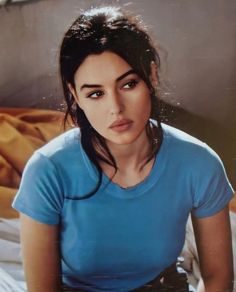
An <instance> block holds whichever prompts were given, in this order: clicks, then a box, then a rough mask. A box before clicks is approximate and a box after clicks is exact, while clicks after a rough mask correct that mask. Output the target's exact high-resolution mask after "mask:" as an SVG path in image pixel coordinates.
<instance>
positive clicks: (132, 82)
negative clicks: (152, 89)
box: [123, 79, 138, 89]
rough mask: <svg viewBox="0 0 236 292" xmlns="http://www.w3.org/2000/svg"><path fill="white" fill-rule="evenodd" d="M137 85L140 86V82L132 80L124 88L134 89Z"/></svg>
mask: <svg viewBox="0 0 236 292" xmlns="http://www.w3.org/2000/svg"><path fill="white" fill-rule="evenodd" d="M137 84H138V80H135V79H134V80H130V81H129V82H127V83H125V85H124V86H123V88H125V89H130V88H134V87H135V86H136V85H137Z"/></svg>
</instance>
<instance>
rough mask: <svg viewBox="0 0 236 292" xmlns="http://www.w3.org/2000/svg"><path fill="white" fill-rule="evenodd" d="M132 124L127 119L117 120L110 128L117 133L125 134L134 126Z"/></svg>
mask: <svg viewBox="0 0 236 292" xmlns="http://www.w3.org/2000/svg"><path fill="white" fill-rule="evenodd" d="M132 123H133V122H132V121H131V120H127V119H123V120H117V121H115V122H114V123H112V124H111V126H110V127H109V128H110V129H112V130H113V131H116V132H123V131H127V130H128V129H129V128H130V127H131V126H132Z"/></svg>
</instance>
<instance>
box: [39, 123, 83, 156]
mask: <svg viewBox="0 0 236 292" xmlns="http://www.w3.org/2000/svg"><path fill="white" fill-rule="evenodd" d="M78 147H80V129H79V128H72V129H70V130H67V131H66V132H64V133H62V134H61V135H59V136H57V137H55V138H53V139H52V140H51V141H49V142H48V143H47V144H45V145H44V146H42V147H41V148H39V149H37V150H36V153H40V154H42V155H43V156H45V157H48V158H53V157H55V156H57V155H58V154H59V155H60V156H61V155H63V154H66V153H67V152H72V151H73V149H78Z"/></svg>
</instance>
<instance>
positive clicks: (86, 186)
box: [13, 7, 233, 292]
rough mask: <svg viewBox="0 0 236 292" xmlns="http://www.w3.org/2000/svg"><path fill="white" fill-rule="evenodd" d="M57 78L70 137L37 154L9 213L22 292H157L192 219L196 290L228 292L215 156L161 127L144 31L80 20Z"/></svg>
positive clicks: (153, 58) (103, 13)
mask: <svg viewBox="0 0 236 292" xmlns="http://www.w3.org/2000/svg"><path fill="white" fill-rule="evenodd" d="M60 68H61V77H62V83H63V88H64V94H65V99H66V103H67V112H66V118H67V116H68V115H70V116H71V118H72V120H73V121H74V124H75V125H76V126H77V127H75V128H74V129H72V130H70V131H68V132H66V133H64V134H63V135H61V136H59V137H58V138H56V139H54V140H53V141H51V142H50V143H48V144H47V145H46V146H44V147H42V148H41V149H39V150H38V151H36V152H35V153H34V155H33V157H32V158H31V159H30V161H29V162H28V164H27V166H26V168H25V171H24V174H23V177H22V182H21V186H20V190H19V192H18V194H17V196H16V198H15V200H14V203H13V206H14V208H16V209H17V210H18V211H19V212H20V213H21V223H22V230H21V236H22V246H23V258H24V266H25V272H26V279H27V285H28V289H29V292H36V291H40V292H42V291H44V292H46V291H48V292H49V291H50V292H55V291H60V289H62V290H63V289H64V290H63V291H135V289H137V291H147V290H145V289H152V290H148V291H159V290H160V291H161V289H162V288H161V287H163V285H165V284H161V283H162V280H163V279H162V280H161V278H162V277H161V276H162V275H163V272H164V271H165V269H166V268H167V270H168V269H169V271H170V270H171V268H168V267H170V266H171V265H172V264H173V263H175V261H176V259H177V257H178V255H179V254H180V252H181V249H182V247H183V243H184V238H185V225H186V221H187V218H188V216H189V214H192V219H193V225H194V230H195V235H196V240H197V246H198V251H199V257H200V265H201V272H202V277H203V282H202V283H201V284H200V285H199V291H207V292H211V291H212V292H216V291H230V290H231V289H232V277H233V276H232V273H233V272H232V250H231V237H230V224H229V215H228V202H229V200H230V199H231V197H232V194H233V190H232V188H231V186H230V184H229V182H228V180H227V178H226V175H225V171H224V168H223V166H222V163H221V161H220V159H219V158H218V156H217V155H216V154H215V153H214V151H213V150H211V149H210V148H209V147H208V146H207V145H206V144H204V143H202V142H201V141H199V140H197V139H195V138H193V137H191V136H189V135H188V134H186V133H184V132H181V131H179V130H177V129H175V128H172V127H170V126H167V125H165V124H163V123H161V121H160V115H159V108H158V99H157V97H156V93H157V90H156V89H157V88H158V87H159V76H158V73H159V68H160V60H159V55H158V53H157V51H156V50H155V48H154V46H153V44H152V41H151V40H150V37H149V36H148V34H147V32H146V29H145V28H144V27H142V26H141V22H139V20H138V19H137V18H135V17H131V16H127V15H126V14H124V13H123V12H122V11H121V10H120V9H119V8H114V7H103V8H93V9H90V10H88V11H85V12H84V13H83V14H82V15H80V16H79V18H78V19H77V20H76V21H75V22H74V24H73V25H72V26H71V28H70V29H69V30H68V32H67V33H66V35H65V37H64V40H63V42H62V46H61V52H60ZM219 259H220V260H219ZM204 286H205V290H204ZM60 287H61V288H60ZM148 287H151V288H148ZM73 289H74V290H73ZM173 289H174V290H172V291H178V290H177V288H176V287H174V288H173ZM165 291H166V290H165ZM179 291H180V290H179ZM181 291H183V290H181ZM185 291H186V290H185Z"/></svg>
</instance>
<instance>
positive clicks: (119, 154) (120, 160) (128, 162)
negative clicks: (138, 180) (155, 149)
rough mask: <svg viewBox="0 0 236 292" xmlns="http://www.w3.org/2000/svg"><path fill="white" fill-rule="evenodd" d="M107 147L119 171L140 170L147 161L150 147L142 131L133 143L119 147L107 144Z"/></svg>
mask: <svg viewBox="0 0 236 292" xmlns="http://www.w3.org/2000/svg"><path fill="white" fill-rule="evenodd" d="M107 146H108V148H109V150H110V152H111V154H112V156H113V157H114V158H115V161H116V164H117V167H118V169H119V171H123V172H125V171H126V170H131V169H134V170H140V169H142V166H143V165H144V164H145V162H146V161H147V159H148V157H149V154H150V152H151V146H150V143H149V140H148V137H147V134H146V131H144V132H143V133H142V134H141V135H140V136H139V137H138V138H137V139H136V140H135V141H134V142H133V143H130V144H125V145H119V144H114V143H111V142H109V141H108V142H107Z"/></svg>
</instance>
